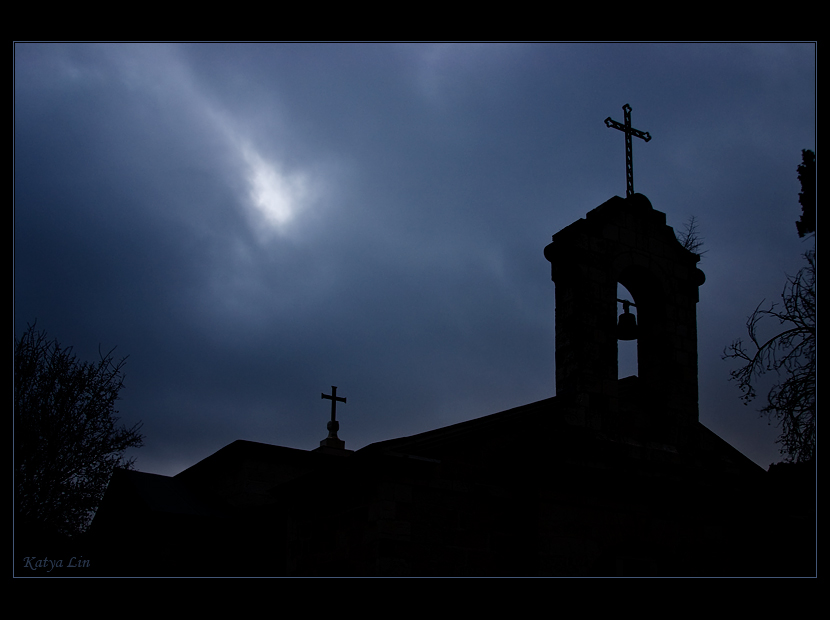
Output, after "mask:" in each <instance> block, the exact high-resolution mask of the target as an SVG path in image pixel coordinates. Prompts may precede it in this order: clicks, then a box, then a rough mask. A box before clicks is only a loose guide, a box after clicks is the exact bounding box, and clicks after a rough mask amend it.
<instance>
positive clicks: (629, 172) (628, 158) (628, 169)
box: [605, 103, 651, 198]
mask: <svg viewBox="0 0 830 620" xmlns="http://www.w3.org/2000/svg"><path fill="white" fill-rule="evenodd" d="M623 112H625V124H622V123H618V122H617V121H614V120H611V117H610V116H609V117H608V118H606V119H605V126H606V127H611V128H613V129H619V130H620V131H622V132H625V180H626V186H625V197H626V198H628V197H629V196H631V195H632V194H633V193H634V163H633V161H632V159H633V158H632V154H631V136H635V137H637V138H642V139H643V140H645V141H646V142H648V141H649V140H651V136H650V135H649V133H648V132H647V131H640V130H639V129H634V128H633V127H632V126H631V106H630V105H628V104H627V103H626V104H625V105H624V106H623Z"/></svg>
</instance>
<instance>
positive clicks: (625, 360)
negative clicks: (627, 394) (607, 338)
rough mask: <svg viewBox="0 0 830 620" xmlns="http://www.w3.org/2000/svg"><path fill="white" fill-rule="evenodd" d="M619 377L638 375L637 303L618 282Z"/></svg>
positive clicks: (617, 334)
mask: <svg viewBox="0 0 830 620" xmlns="http://www.w3.org/2000/svg"><path fill="white" fill-rule="evenodd" d="M617 310H618V312H617V314H618V318H617V333H616V336H617V378H618V379H624V378H625V377H631V376H637V374H638V373H639V366H638V360H637V338H638V335H639V331H638V327H637V305H636V303H634V296H633V295H632V294H631V292H630V291H629V290H628V289H627V288H625V286H623V285H622V284H620V283H617Z"/></svg>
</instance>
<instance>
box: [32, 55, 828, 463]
mask: <svg viewBox="0 0 830 620" xmlns="http://www.w3.org/2000/svg"><path fill="white" fill-rule="evenodd" d="M814 72H815V63H814V48H813V47H812V46H811V45H803V44H798V45H785V44H760V45H743V44H726V45H701V44H698V45H680V44H669V45H636V44H614V45H599V44H548V45H539V44H537V45H522V44H510V45H507V44H481V45H466V44H462V45H440V44H439V45H408V44H407V45H403V44H392V45H379V44H345V45H342V44H274V45H263V44H252V45H249V44H221V45H213V44H192V45H156V44H154V45H98V44H93V45H78V44H69V45H54V44H18V45H16V47H15V333H20V331H21V330H22V329H23V328H24V327H25V325H26V323H27V322H31V321H33V320H34V319H37V320H38V325H39V326H41V327H43V328H45V329H47V330H49V332H50V333H51V334H52V335H54V336H56V337H58V338H60V339H61V340H62V341H63V342H65V343H66V344H72V345H75V347H76V349H77V350H78V351H79V353H83V354H84V355H85V356H86V357H94V355H95V352H96V350H97V345H98V343H99V342H102V343H103V344H104V345H105V346H107V347H109V346H113V345H115V344H117V345H118V347H119V349H118V350H119V351H122V352H123V354H129V355H130V361H129V363H128V365H127V371H128V380H127V389H126V390H125V391H124V393H123V398H124V400H123V401H122V403H121V412H122V415H123V416H124V417H125V419H127V420H137V419H143V420H144V422H145V432H146V434H147V441H146V446H145V448H143V449H142V450H141V451H140V452H139V453H138V455H137V456H138V466H139V468H140V469H144V470H146V471H155V472H159V473H175V472H176V471H178V470H180V469H181V468H183V467H185V466H188V465H190V464H192V463H193V462H194V461H195V460H196V459H198V458H202V457H204V456H206V455H207V454H209V453H211V452H212V451H214V450H216V449H218V448H220V447H222V446H224V445H225V444H227V443H229V442H230V441H233V440H235V439H239V438H243V439H253V440H258V441H264V442H272V443H277V444H280V445H287V446H293V447H300V448H312V447H315V446H316V445H317V442H318V441H319V440H320V439H322V438H323V436H324V433H325V421H326V415H327V409H326V407H325V403H320V402H318V401H319V400H320V397H319V396H318V394H319V393H320V392H321V391H323V390H326V391H327V390H328V389H329V386H330V385H332V384H336V385H338V387H339V392H338V393H342V394H344V395H346V396H347V397H348V399H349V402H348V405H346V406H345V407H343V413H342V415H343V426H342V432H341V436H342V437H343V438H344V439H345V440H346V441H347V446H348V447H352V448H357V447H361V446H363V445H365V444H367V443H369V442H371V441H377V440H382V439H387V438H390V437H395V436H400V435H404V434H410V433H414V432H419V431H423V430H428V429H431V428H435V427H436V426H440V425H444V424H449V423H452V422H456V421H460V420H463V419H469V418H472V417H476V416H479V415H485V414H488V413H493V412H496V411H499V410H502V409H505V408H508V407H512V406H517V405H521V404H524V403H527V402H531V401H534V400H538V399H541V398H544V397H547V396H550V395H552V394H553V393H554V384H553V373H554V367H553V327H554V326H553V298H554V288H553V284H552V283H551V282H550V272H549V264H548V263H547V262H546V261H545V260H544V257H543V256H542V249H543V248H544V246H545V245H546V244H547V243H548V241H549V240H550V235H551V234H553V233H555V232H556V231H558V230H559V229H561V228H562V227H564V226H566V225H568V224H570V223H571V222H573V221H574V220H576V219H578V218H580V217H584V215H585V213H586V212H587V211H589V210H590V209H592V208H594V207H595V206H597V205H598V204H600V203H602V202H604V201H605V200H607V199H608V198H609V197H611V196H612V195H614V194H622V193H623V192H624V188H625V185H624V183H625V178H624V163H623V151H624V149H623V138H622V136H621V135H619V132H614V131H611V130H609V129H607V128H606V127H605V125H604V124H603V123H602V119H604V118H605V117H606V116H611V117H612V118H615V119H617V120H622V117H621V115H622V111H621V109H620V108H621V106H622V104H624V103H626V102H628V103H630V104H631V105H632V106H633V108H634V111H633V124H634V126H635V127H638V128H641V129H643V130H644V131H650V132H651V134H652V135H653V136H654V138H655V139H654V140H652V141H651V142H650V143H648V144H647V145H646V144H643V143H640V144H635V146H634V149H635V154H634V158H635V159H634V162H635V164H634V165H635V189H636V190H637V191H642V192H643V193H645V194H646V195H648V196H649V198H650V199H651V201H652V203H653V204H654V206H655V208H657V209H659V210H662V211H665V212H666V213H667V217H668V220H669V222H668V223H669V224H670V225H672V226H674V227H675V228H681V227H682V225H683V222H684V221H685V220H686V219H687V218H688V217H689V216H690V215H695V216H696V217H697V219H698V221H699V223H700V226H701V233H702V234H703V236H704V238H705V249H707V250H708V253H707V254H706V255H705V256H704V260H703V261H702V264H701V267H702V269H703V270H704V271H705V272H706V274H707V282H706V285H705V286H704V287H703V288H702V289H701V303H700V304H699V307H698V310H699V333H700V338H699V341H700V368H701V371H700V374H701V420H702V421H703V422H704V423H705V424H707V425H708V426H709V427H711V428H713V430H715V431H716V432H718V433H720V434H721V435H723V436H724V437H725V438H726V439H727V440H728V441H730V442H732V443H733V444H735V445H736V447H738V448H739V449H742V450H744V451H746V452H747V453H748V454H749V455H750V456H751V457H752V458H755V459H756V460H758V461H759V462H761V464H762V465H766V464H767V461H771V460H774V459H775V456H776V449H775V447H774V445H773V444H772V439H774V433H769V432H767V431H768V429H767V427H766V425H765V424H764V423H763V422H759V421H757V420H755V419H754V416H753V414H752V413H751V411H748V410H745V409H744V408H742V407H741V406H740V404H739V402H738V398H737V396H738V394H737V391H736V390H735V389H734V388H733V387H731V386H729V385H728V384H727V382H726V377H727V376H728V367H727V366H726V365H725V364H724V363H723V362H721V360H720V351H721V350H722V348H723V346H724V345H726V344H728V343H729V342H730V341H731V340H732V339H733V338H734V337H737V336H740V335H741V332H742V329H743V321H744V319H745V316H746V315H747V314H748V313H749V312H751V311H752V309H753V308H754V306H755V304H756V303H757V302H758V301H760V300H761V299H762V298H764V297H770V296H777V295H778V294H779V293H780V288H781V286H782V285H783V282H784V280H783V274H784V272H785V271H787V272H790V273H794V272H795V271H796V270H797V269H798V266H799V255H800V253H801V252H802V251H803V249H805V248H804V245H803V243H802V242H799V240H798V239H797V237H796V235H795V227H794V224H793V222H794V221H795V219H796V218H797V217H798V206H797V201H796V197H797V193H798V189H799V187H798V183H797V179H796V175H795V168H796V166H797V165H798V163H799V162H800V152H801V149H802V148H814V146H815V144H814V139H815V75H814ZM614 134H616V135H614ZM529 434H530V435H532V430H531V431H529ZM529 441H532V437H531V436H529Z"/></svg>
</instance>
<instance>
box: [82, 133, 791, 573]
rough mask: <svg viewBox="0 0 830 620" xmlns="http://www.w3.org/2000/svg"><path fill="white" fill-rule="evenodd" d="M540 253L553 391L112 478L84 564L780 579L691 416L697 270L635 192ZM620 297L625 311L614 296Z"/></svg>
mask: <svg viewBox="0 0 830 620" xmlns="http://www.w3.org/2000/svg"><path fill="white" fill-rule="evenodd" d="M629 124H630V123H629ZM629 139H630V138H629ZM544 255H545V257H546V258H547V260H548V261H550V264H551V276H552V279H553V281H554V283H555V286H556V317H555V323H556V332H555V333H556V342H555V346H556V396H555V397H552V398H548V399H545V400H542V401H539V402H534V403H530V404H527V405H524V406H521V407H517V408H515V409H510V410H508V411H502V412H500V413H494V414H492V415H487V416H485V417H481V418H478V419H474V420H470V421H467V422H462V423H459V424H454V425H451V426H447V427H445V428H439V429H436V430H432V431H429V432H425V433H420V434H418V435H413V436H410V437H401V438H398V439H390V440H388V441H382V442H378V443H374V444H371V445H368V446H366V447H364V448H361V449H359V450H355V451H351V450H347V449H346V448H345V446H344V444H343V442H342V440H340V439H339V438H338V437H337V426H338V423H337V422H336V420H335V407H336V404H337V402H345V398H343V397H339V396H337V392H336V388H332V389H333V391H332V393H331V395H326V394H323V395H322V397H323V398H328V399H330V400H331V401H332V419H331V422H330V423H329V426H328V430H329V436H328V437H327V438H326V439H324V440H323V441H322V442H321V446H320V447H319V448H317V449H316V450H311V451H305V450H297V449H292V448H287V447H280V446H273V445H266V444H260V443H255V442H250V441H235V442H233V443H231V444H230V445H228V446H226V447H225V448H222V449H221V450H219V451H218V452H216V453H215V454H213V455H211V456H209V457H207V458H206V459H204V460H202V461H200V462H199V463H196V464H195V465H193V466H192V467H190V468H188V469H186V470H184V471H182V472H181V473H180V474H178V475H176V476H172V477H167V476H159V475H154V474H148V473H141V472H135V471H123V470H119V471H116V472H115V475H114V476H113V479H112V482H111V483H110V485H109V488H108V490H107V493H106V495H105V497H104V500H103V502H102V504H101V507H100V509H99V511H98V513H97V514H96V517H95V519H94V521H93V524H92V526H91V529H90V539H91V540H92V541H93V543H94V545H95V546H94V549H95V550H94V551H93V552H91V553H92V554H93V556H94V557H95V564H96V566H97V570H98V571H99V572H100V574H112V575H157V576H174V575H210V576H332V577H337V576H698V575H701V576H718V575H751V574H776V573H778V572H780V561H781V558H780V557H778V556H776V554H775V552H772V551H770V546H769V545H765V544H763V543H761V542H760V541H761V540H765V539H767V538H769V535H768V533H767V532H766V524H765V523H763V521H764V520H765V519H766V518H767V517H768V516H769V510H770V499H769V493H770V491H769V488H768V481H767V478H768V475H767V473H766V472H765V471H764V470H762V469H761V468H760V467H758V466H757V465H756V464H754V463H753V462H752V461H750V460H749V459H748V458H746V457H745V456H743V455H742V454H741V453H740V452H738V451H737V450H736V449H734V448H733V447H732V446H730V445H729V444H727V443H726V442H725V441H723V440H722V439H720V438H719V437H718V436H717V435H715V434H714V433H713V432H712V431H710V430H708V429H707V428H706V427H704V426H703V425H702V424H701V423H700V421H699V419H698V384H697V381H698V373H697V361H698V360H697V327H696V320H697V319H696V305H697V303H698V288H699V287H700V286H701V285H702V284H703V283H704V279H705V278H704V275H703V273H702V272H701V271H700V270H699V269H698V267H697V263H698V261H699V257H698V256H697V255H695V254H694V253H692V252H690V251H689V250H687V249H685V248H684V247H683V246H682V245H681V244H680V243H679V242H678V241H677V239H676V237H675V235H674V232H673V230H672V229H671V228H670V227H669V226H667V225H666V216H665V214H664V213H661V212H660V211H657V210H655V209H654V208H653V207H652V205H651V203H650V202H649V200H648V199H647V198H646V197H645V196H643V195H641V194H635V193H631V194H630V195H628V196H627V197H626V198H620V197H613V198H611V199H610V200H608V201H607V202H605V203H604V204H602V205H600V206H598V207H597V208H595V209H593V210H592V211H590V212H589V213H588V214H587V215H586V217H585V218H583V219H580V220H578V221H576V222H574V223H573V224H571V225H569V226H567V227H566V228H564V229H563V230H561V231H559V232H558V233H557V234H556V235H554V236H553V240H552V242H551V243H550V245H548V246H547V247H546V248H545V250H544ZM618 284H622V285H623V286H624V287H625V288H626V289H627V290H628V291H629V292H630V294H631V296H632V297H633V298H632V299H618V296H617V295H618V293H617V286H618ZM630 307H634V308H635V309H636V319H634V316H633V315H632V314H630ZM621 308H622V315H623V316H622V317H619V323H618V314H619V313H620V309H621ZM619 338H623V339H628V340H630V339H636V341H637V350H638V360H639V361H638V371H637V375H636V376H631V377H627V378H624V379H618V339H619ZM760 515H767V516H766V517H762V516H760ZM125 543H128V544H125Z"/></svg>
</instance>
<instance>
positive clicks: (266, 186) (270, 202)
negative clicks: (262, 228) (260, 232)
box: [240, 145, 309, 230]
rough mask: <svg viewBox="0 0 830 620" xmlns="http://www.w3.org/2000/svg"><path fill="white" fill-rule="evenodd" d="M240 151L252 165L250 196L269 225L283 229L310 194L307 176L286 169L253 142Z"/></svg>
mask: <svg viewBox="0 0 830 620" xmlns="http://www.w3.org/2000/svg"><path fill="white" fill-rule="evenodd" d="M240 152H241V154H242V158H243V160H244V162H245V165H246V166H247V167H248V174H247V182H248V184H249V186H250V187H249V196H250V200H251V206H252V207H253V209H254V211H255V214H256V215H257V216H258V218H259V219H260V221H261V223H264V224H265V225H267V226H268V227H269V228H271V229H275V230H279V229H281V228H282V227H284V226H285V225H286V224H287V223H288V222H289V221H291V220H292V219H293V218H294V216H295V215H296V214H297V211H298V209H299V208H300V206H301V205H302V203H303V202H304V200H305V199H306V198H307V197H308V193H309V192H308V179H307V176H306V175H304V174H301V173H295V174H286V173H284V172H283V171H282V170H281V169H280V167H279V166H278V165H277V164H274V163H272V162H269V161H267V160H266V159H265V158H263V157H262V156H261V155H260V154H259V153H258V152H257V151H256V150H255V149H254V148H253V147H251V146H250V145H245V146H242V147H241V148H240Z"/></svg>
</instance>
